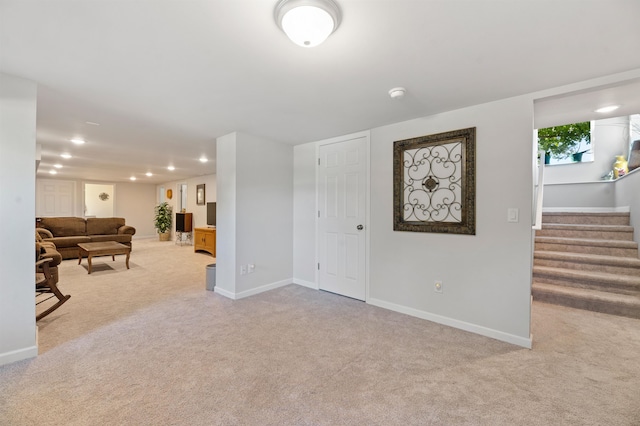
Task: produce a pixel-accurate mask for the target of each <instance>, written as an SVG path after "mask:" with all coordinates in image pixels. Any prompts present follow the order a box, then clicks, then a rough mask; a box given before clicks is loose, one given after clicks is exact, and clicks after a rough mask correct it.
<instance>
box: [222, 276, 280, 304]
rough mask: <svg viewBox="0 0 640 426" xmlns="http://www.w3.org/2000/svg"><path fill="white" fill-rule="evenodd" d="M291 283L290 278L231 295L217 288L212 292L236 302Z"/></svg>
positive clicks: (231, 293)
mask: <svg viewBox="0 0 640 426" xmlns="http://www.w3.org/2000/svg"><path fill="white" fill-rule="evenodd" d="M291 283H293V279H292V278H288V279H286V280H281V281H276V282H273V283H270V284H265V285H262V286H260V287H256V288H252V289H249V290H245V291H241V292H240V293H233V292H230V291H227V290H224V289H221V288H219V287H218V286H216V287H214V292H216V293H218V294H219V295H221V296H224V297H228V298H229V299H233V300H238V299H243V298H245V297H249V296H254V295H256V294H260V293H264V292H265V291H269V290H274V289H276V288H280V287H284V286H285V285H289V284H291Z"/></svg>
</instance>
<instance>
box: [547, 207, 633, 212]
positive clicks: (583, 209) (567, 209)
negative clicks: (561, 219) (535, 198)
mask: <svg viewBox="0 0 640 426" xmlns="http://www.w3.org/2000/svg"><path fill="white" fill-rule="evenodd" d="M630 211H631V208H629V206H623V207H543V208H542V213H563V212H567V213H629V212H630Z"/></svg>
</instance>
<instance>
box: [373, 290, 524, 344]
mask: <svg viewBox="0 0 640 426" xmlns="http://www.w3.org/2000/svg"><path fill="white" fill-rule="evenodd" d="M367 303H369V304H371V305H374V306H377V307H379V308H384V309H389V310H391V311H395V312H400V313H402V314H406V315H411V316H412V317H417V318H422V319H425V320H428V321H432V322H435V323H438V324H442V325H446V326H449V327H453V328H458V329H460V330H464V331H469V332H471V333H475V334H479V335H481V336H485V337H490V338H492V339H496V340H500V341H502V342H507V343H511V344H513V345H518V346H522V347H523V348H527V349H531V342H532V340H531V336H529V338H525V337H520V336H516V335H514V334H509V333H505V332H502V331H498V330H494V329H491V328H487V327H483V326H481V325H476V324H471V323H468V322H465V321H459V320H456V319H453V318H448V317H443V316H441V315H436V314H432V313H429V312H425V311H420V310H418V309H414V308H409V307H406V306H402V305H396V304H395V303H390V302H385V301H384V300H379V299H369V300H367Z"/></svg>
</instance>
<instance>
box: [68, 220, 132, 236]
mask: <svg viewBox="0 0 640 426" xmlns="http://www.w3.org/2000/svg"><path fill="white" fill-rule="evenodd" d="M124 222H125V221H124V218H121V217H89V218H87V235H114V234H117V233H118V228H120V227H121V226H124ZM76 235H77V234H76Z"/></svg>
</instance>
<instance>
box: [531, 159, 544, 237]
mask: <svg viewBox="0 0 640 426" xmlns="http://www.w3.org/2000/svg"><path fill="white" fill-rule="evenodd" d="M544 156H545V153H544V151H538V167H536V174H537V179H536V185H535V191H534V198H535V200H534V201H535V202H534V206H535V209H534V215H533V218H534V220H533V226H532V228H533V229H534V230H538V229H542V198H543V196H544V167H545V165H544Z"/></svg>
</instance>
